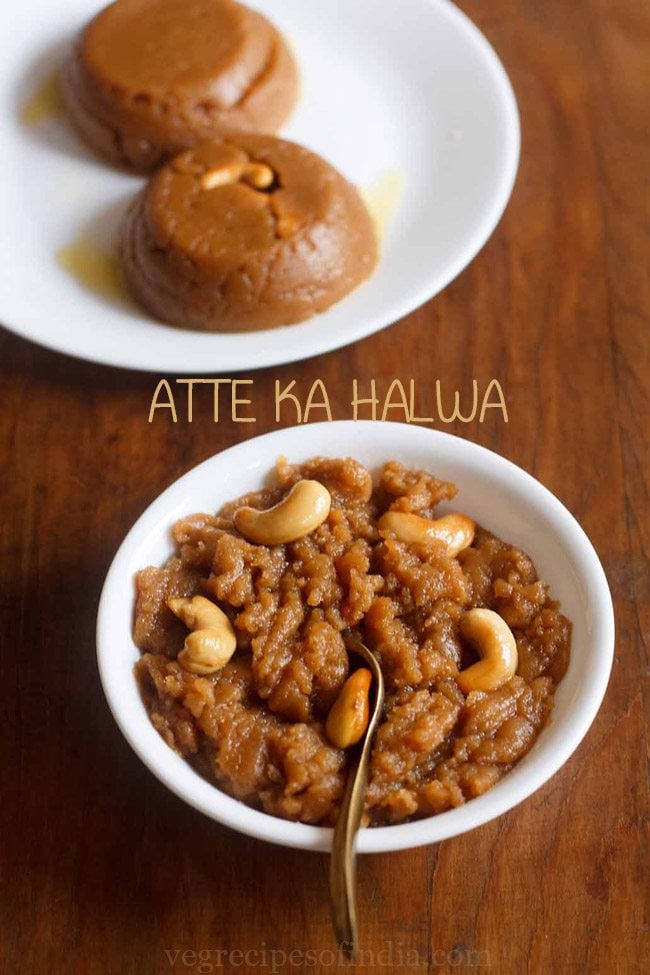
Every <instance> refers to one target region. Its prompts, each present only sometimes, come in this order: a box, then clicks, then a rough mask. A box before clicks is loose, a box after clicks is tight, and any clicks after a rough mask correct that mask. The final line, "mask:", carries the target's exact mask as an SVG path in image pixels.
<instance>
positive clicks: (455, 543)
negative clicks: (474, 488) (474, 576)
mask: <svg viewBox="0 0 650 975" xmlns="http://www.w3.org/2000/svg"><path fill="white" fill-rule="evenodd" d="M378 524H379V531H380V532H381V534H382V535H385V534H386V533H390V534H391V535H395V537H396V538H397V539H398V540H399V541H400V542H407V543H419V544H420V545H421V544H423V543H424V542H429V541H431V540H433V539H436V540H437V541H439V542H444V544H445V545H446V546H447V552H448V554H449V555H450V556H451V558H455V557H456V556H457V555H458V553H459V552H462V551H463V549H465V548H469V546H470V545H471V544H472V542H473V541H474V530H475V528H476V526H475V524H474V522H473V521H472V519H471V518H468V517H467V515H461V514H452V515H444V516H443V517H442V518H437V519H436V520H435V521H434V520H433V519H431V518H422V517H421V516H420V515H413V514H410V513H409V512H407V511H387V512H386V514H384V515H382V516H381V518H380V519H379V522H378Z"/></svg>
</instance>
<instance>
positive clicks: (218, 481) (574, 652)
mask: <svg viewBox="0 0 650 975" xmlns="http://www.w3.org/2000/svg"><path fill="white" fill-rule="evenodd" d="M282 454H284V455H286V456H287V457H288V458H289V459H290V460H291V461H292V462H300V461H304V460H306V459H307V458H309V457H312V456H314V455H315V454H322V455H326V456H337V457H340V456H345V455H350V456H353V457H355V458H357V459H358V460H360V461H362V462H363V463H365V464H366V465H367V466H369V467H370V468H371V469H373V470H378V469H379V468H380V467H381V466H382V464H383V463H384V462H386V461H387V460H392V459H396V460H399V461H401V462H402V463H404V464H406V465H408V466H413V467H423V468H426V469H428V470H430V471H432V472H433V473H435V474H436V475H438V476H440V477H443V478H446V479H449V480H452V481H454V482H455V483H456V484H457V485H458V487H459V493H458V496H457V497H456V499H455V500H454V502H453V503H452V504H450V505H447V506H441V510H443V508H444V507H447V508H448V509H449V510H461V511H465V512H466V513H468V514H469V515H471V516H472V517H473V518H475V519H476V521H478V522H479V523H480V524H482V525H483V526H484V527H486V528H488V529H490V530H491V531H492V532H494V533H495V534H497V535H499V536H500V537H502V538H504V539H506V540H508V541H511V542H513V543H514V544H516V545H517V546H518V547H520V548H522V549H523V550H524V551H525V552H527V553H528V554H529V555H530V556H531V557H532V559H533V561H534V563H535V565H536V567H537V570H538V572H539V575H540V577H541V578H543V579H544V580H545V581H546V582H548V583H549V584H550V587H551V593H552V595H553V596H554V597H555V598H557V599H559V600H560V602H561V604H562V610H563V612H564V613H565V615H566V616H568V618H569V619H570V620H571V621H572V623H573V637H572V648H571V662H570V665H569V669H568V671H567V674H566V676H565V678H564V679H563V681H562V683H561V684H560V686H559V688H558V690H557V692H556V697H555V707H554V710H553V714H552V718H551V721H550V722H549V724H548V725H547V727H546V728H545V729H544V730H543V731H542V733H541V734H540V736H539V738H538V740H537V742H536V744H535V745H534V747H533V748H532V749H531V751H530V752H529V754H528V755H527V756H526V757H525V758H524V759H523V760H522V761H521V762H520V763H519V764H518V765H517V766H516V768H515V769H514V770H513V771H512V772H510V773H509V774H508V775H507V776H506V777H505V778H504V779H503V780H502V781H501V782H500V783H498V784H497V785H496V786H495V787H494V788H493V789H491V790H490V791H489V792H488V793H486V794H485V795H483V796H481V797H480V798H478V799H474V800H472V801H471V802H469V803H467V804H466V805H465V806H462V807H460V808H458V809H454V810H450V811H449V812H446V813H443V814H441V815H438V816H434V817H431V818H428V819H424V820H419V821H417V822H414V823H407V824H403V825H398V826H390V827H381V828H376V829H371V830H364V831H362V833H361V834H360V837H359V850H360V851H361V852H371V851H380V850H381V851H386V850H393V849H401V848H406V847H412V846H417V845H420V844H423V843H431V842H435V841H438V840H441V839H445V838H448V837H450V836H453V835H457V834H458V833H462V832H464V831H465V830H467V829H471V828H473V827H474V826H477V825H480V824H482V823H484V822H487V821H488V820H489V819H492V818H493V817H494V816H496V815H499V814H500V813H502V812H505V811H506V810H507V809H509V808H511V807H512V806H514V805H516V804H517V803H518V802H520V801H521V800H522V799H524V798H525V797H526V796H528V795H530V793H531V792H533V791H534V790H535V789H537V788H539V786H541V785H542V784H543V783H544V782H545V781H546V780H547V779H548V778H549V777H550V776H551V775H552V774H553V773H554V772H555V771H556V770H557V769H558V768H559V767H560V766H561V765H562V764H563V762H564V761H566V759H567V758H568V757H569V755H570V754H571V752H572V751H573V750H574V749H575V747H576V746H577V744H578V743H579V741H580V740H581V738H582V737H583V735H584V733H585V732H586V730H587V728H588V727H589V725H590V723H591V721H592V720H593V717H594V716H595V713H596V711H597V709H598V706H599V704H600V701H601V700H602V696H603V694H604V691H605V687H606V684H607V679H608V676H609V671H610V668H611V661H612V653H613V614H612V607H611V597H610V595H609V590H608V587H607V583H606V580H605V577H604V573H603V571H602V568H601V566H600V563H599V561H598V558H597V556H596V554H595V552H594V550H593V548H592V546H591V544H590V543H589V541H588V539H587V538H586V536H585V534H584V532H583V531H582V529H581V528H580V527H579V525H578V524H577V522H576V521H575V520H574V519H573V517H572V516H571V515H570V514H569V512H568V511H567V510H566V509H565V508H564V507H563V506H562V505H561V504H560V502H559V501H558V500H557V499H556V498H555V497H554V496H553V495H552V494H550V492H548V491H547V490H546V489H545V488H544V487H543V486H542V485H541V484H539V482H537V481H535V480H534V479H533V478H531V477H530V476H529V475H527V474H526V473H525V472H524V471H522V470H521V469H520V468H517V467H515V466H514V465H512V464H510V463H509V462H508V461H506V460H504V459H503V458H502V457H499V456H498V455H497V454H494V453H491V452H490V451H487V450H485V449H484V448H482V447H479V446H477V445H476V444H472V443H469V442H467V441H464V440H461V439H459V438H456V437H452V436H450V435H448V434H444V433H440V432H437V431H431V430H425V429H422V428H419V427H408V426H405V425H403V424H393V423H371V422H359V423H354V422H352V421H341V422H335V423H325V424H310V425H308V426H306V427H293V428H290V429H286V430H279V431H276V432H274V433H272V434H267V435H266V436H263V437H258V438H255V439H253V440H249V441H246V442H244V443H242V444H239V445H237V446H236V447H232V448H230V449H229V450H227V451H224V452H223V453H221V454H219V455H217V456H215V457H213V458H211V459H210V460H208V461H206V462H205V463H203V464H201V465H200V466H199V467H197V468H195V469H194V470H192V471H190V472H189V473H188V474H186V475H185V476H184V477H182V478H180V479H179V480H178V481H177V482H176V483H175V484H173V485H172V486H171V487H170V488H168V489H167V490H166V491H165V492H164V493H163V494H162V495H161V496H160V497H159V498H158V499H157V500H156V501H155V502H154V503H153V504H152V505H151V506H150V507H149V508H148V509H147V511H146V512H145V513H144V514H143V515H142V517H141V518H140V519H139V521H138V522H137V523H136V525H135V526H134V528H133V529H132V530H131V532H130V533H129V535H128V536H127V537H126V539H125V541H124V542H123V544H122V546H121V548H120V550H119V552H118V554H117V556H116V558H115V560H114V562H113V565H112V566H111V569H110V571H109V574H108V576H107V580H106V584H105V588H104V593H103V595H102V601H101V605H100V611H99V618H98V631H97V637H98V657H99V665H100V673H101V677H102V682H103V684H104V689H105V692H106V695H107V698H108V701H109V704H110V706H111V709H112V711H113V714H114V716H115V718H116V720H117V722H118V724H119V726H120V728H121V730H122V732H123V733H124V735H125V736H126V738H127V739H128V740H129V742H130V743H131V745H132V746H133V748H134V749H135V751H136V752H137V753H138V754H139V756H140V757H141V758H142V759H143V761H144V762H145V764H147V765H148V767H149V768H150V769H151V771H153V772H154V774H155V775H157V776H158V778H160V779H161V780H162V781H163V782H165V783H166V784H167V785H168V786H169V787H170V788H171V789H172V790H173V791H174V792H176V793H177V794H178V795H179V796H181V797H182V798H183V799H185V800H186V801H188V802H189V803H191V804H192V805H194V806H195V807H196V808H198V809H200V810H201V811H203V812H205V813H206V814H207V815H209V816H212V817H213V818H215V819H218V820H219V821H221V822H224V823H226V824H227V825H230V826H232V827H234V828H235V829H239V830H241V831H242V832H245V833H249V834H251V835H253V836H257V837H260V838H262V839H266V840H270V841H271V842H276V843H281V844H285V845H289V846H297V847H302V848H305V849H315V850H318V849H327V848H328V847H329V843H330V836H331V831H330V830H328V829H323V828H320V827H313V826H307V825H304V824H296V823H289V822H285V821H284V820H280V819H277V818H275V817H272V816H269V815H267V814H265V813H261V812H258V811H257V810H252V809H249V808H248V807H247V806H244V805H243V804H242V803H240V802H238V801H236V800H234V799H231V798H230V797H229V796H226V795H225V794H224V793H222V792H220V791H219V790H218V789H217V788H216V787H214V786H212V785H210V784H209V783H208V782H206V781H204V780H203V779H202V778H201V777H200V776H199V775H197V774H196V773H195V772H194V771H193V770H192V769H191V767H190V766H189V765H188V764H187V763H186V762H185V761H184V760H183V759H181V758H180V757H179V756H177V755H176V754H175V753H174V752H172V751H171V749H169V748H168V746H167V745H166V744H165V743H164V742H163V740H162V739H161V738H160V737H159V735H158V733H157V732H156V731H155V730H154V728H153V726H152V725H151V723H150V721H149V718H148V716H147V713H146V710H145V708H144V705H143V703H142V701H141V699H140V696H139V693H138V689H137V685H136V682H135V679H134V677H133V665H134V663H135V661H136V660H137V658H138V651H137V649H136V647H135V646H134V644H133V640H132V638H131V624H132V615H133V598H134V588H133V577H134V575H135V573H136V572H137V570H138V569H140V568H142V567H144V566H147V565H161V564H162V563H163V562H164V561H165V560H166V559H167V558H168V557H169V555H170V554H171V552H172V545H171V540H170V528H171V526H172V525H173V524H174V522H175V521H176V520H177V519H178V518H180V517H182V516H184V515H187V514H190V513H192V512H197V511H207V512H214V511H215V510H216V509H218V508H219V507H220V506H221V505H222V504H223V503H224V502H225V501H228V500H231V499H232V498H235V497H237V496H238V495H240V494H243V493H245V492H246V491H249V490H251V489H255V488H259V487H262V486H263V484H264V482H265V479H266V478H267V476H268V474H269V472H270V471H271V470H272V468H273V466H274V464H275V462H276V460H277V458H278V457H279V456H280V455H282Z"/></svg>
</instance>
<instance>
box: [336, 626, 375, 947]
mask: <svg viewBox="0 0 650 975" xmlns="http://www.w3.org/2000/svg"><path fill="white" fill-rule="evenodd" d="M346 642H347V644H348V649H349V650H350V651H352V652H354V653H356V654H358V655H359V656H361V657H362V658H363V659H364V661H365V662H366V663H367V664H368V666H369V667H370V669H371V672H372V675H373V678H374V680H373V683H374V705H373V709H372V714H371V717H370V722H369V724H368V728H367V730H366V734H365V736H364V739H363V744H362V746H361V750H360V751H358V752H357V754H356V755H355V756H354V757H351V764H350V769H349V772H348V778H347V782H346V785H345V792H344V794H343V801H342V803H341V809H340V812H339V817H338V819H337V821H336V826H335V828H334V837H333V840H332V855H331V858H330V900H331V904H332V922H333V925H334V933H335V935H336V940H337V942H338V946H339V950H340V951H341V952H342V953H343V954H344V955H345V956H346V957H347V958H350V959H353V958H354V956H355V954H356V950H357V943H358V931H357V905H356V849H355V839H356V835H357V831H358V829H359V825H360V823H361V816H362V814H363V806H364V800H365V795H366V786H367V784H368V765H369V763H370V753H371V750H372V738H373V735H374V733H375V731H376V728H377V725H378V723H379V719H380V717H381V711H382V707H383V703H384V679H383V674H382V672H381V668H380V666H379V664H378V662H377V659H376V658H375V656H374V654H373V653H371V651H370V650H368V648H367V647H365V646H364V645H363V644H362V643H361V642H360V641H359V640H358V638H357V637H356V636H355V635H354V634H351V633H350V634H348V635H346Z"/></svg>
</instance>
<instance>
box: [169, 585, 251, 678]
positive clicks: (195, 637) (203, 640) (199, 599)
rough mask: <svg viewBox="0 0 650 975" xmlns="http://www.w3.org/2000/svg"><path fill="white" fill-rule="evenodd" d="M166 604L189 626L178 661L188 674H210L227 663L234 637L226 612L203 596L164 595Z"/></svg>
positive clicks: (234, 641) (231, 651)
mask: <svg viewBox="0 0 650 975" xmlns="http://www.w3.org/2000/svg"><path fill="white" fill-rule="evenodd" d="M167 605H168V606H169V608H170V609H171V611H172V612H173V613H175V614H176V616H178V618H179V619H181V620H182V621H183V623H185V625H186V626H187V628H188V629H189V630H192V632H191V633H189V634H188V636H187V638H186V640H185V644H184V646H183V649H182V650H181V652H180V653H179V655H178V658H177V659H178V662H179V664H180V665H181V667H182V668H183V670H189V671H190V673H192V674H202V675H206V674H214V673H215V671H217V670H221V668H222V667H223V666H225V664H227V663H228V661H229V660H230V658H231V657H232V655H233V653H234V652H235V650H236V648H237V637H236V636H235V631H234V629H233V625H232V623H231V622H230V620H229V619H228V617H227V616H226V614H225V613H224V612H223V611H222V610H220V609H219V607H218V606H216V605H215V604H214V603H213V602H211V601H210V600H209V599H206V598H205V596H194V597H193V598H192V599H168V600H167Z"/></svg>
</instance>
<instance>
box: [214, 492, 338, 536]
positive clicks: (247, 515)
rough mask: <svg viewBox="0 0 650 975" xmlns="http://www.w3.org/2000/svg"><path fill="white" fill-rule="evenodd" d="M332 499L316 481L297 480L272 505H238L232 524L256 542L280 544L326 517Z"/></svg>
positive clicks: (305, 532) (310, 528)
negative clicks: (249, 506)
mask: <svg viewBox="0 0 650 975" xmlns="http://www.w3.org/2000/svg"><path fill="white" fill-rule="evenodd" d="M331 503H332V499H331V497H330V493H329V491H328V490H327V488H326V487H325V486H324V485H322V484H321V483H320V481H298V482H297V483H296V484H294V486H293V487H292V488H291V490H290V491H289V493H288V494H287V496H286V497H285V498H283V499H282V501H280V502H278V504H276V505H275V506H274V507H273V508H267V509H266V510H265V511H259V510H258V509H256V508H238V509H237V511H235V514H234V518H233V520H234V522H235V527H236V528H237V530H238V531H239V533H240V534H241V535H243V536H244V538H246V539H247V540H248V541H249V542H254V543H255V544H256V545H282V544H284V543H285V542H295V541H296V540H297V539H298V538H304V537H305V535H309V533H310V532H313V531H314V529H316V528H318V526H319V525H322V524H323V522H324V521H326V520H327V516H328V515H329V513H330V506H331Z"/></svg>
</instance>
